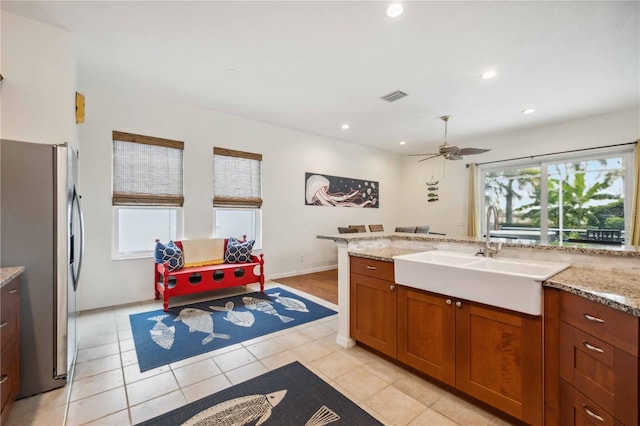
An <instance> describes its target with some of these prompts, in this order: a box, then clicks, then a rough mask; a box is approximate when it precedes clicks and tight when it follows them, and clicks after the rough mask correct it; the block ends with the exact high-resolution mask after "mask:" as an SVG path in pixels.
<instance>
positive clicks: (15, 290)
mask: <svg viewBox="0 0 640 426" xmlns="http://www.w3.org/2000/svg"><path fill="white" fill-rule="evenodd" d="M17 291H18V289H17V288H12V289H11V290H9V294H13V293H16V292H17Z"/></svg>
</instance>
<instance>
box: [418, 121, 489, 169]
mask: <svg viewBox="0 0 640 426" xmlns="http://www.w3.org/2000/svg"><path fill="white" fill-rule="evenodd" d="M449 118H450V116H449V115H443V116H442V117H440V119H441V120H442V121H444V143H443V144H442V145H440V146H439V147H438V153H435V154H409V156H410V157H423V156H425V155H429V157H427V158H423V159H422V160H418V162H420V161H425V160H430V159H432V158H436V157H444V159H445V160H462V156H463V155H473V154H482V153H483V152H487V151H491V150H490V149H482V148H458V147H457V146H454V145H449V144H448V143H447V122H448V121H449Z"/></svg>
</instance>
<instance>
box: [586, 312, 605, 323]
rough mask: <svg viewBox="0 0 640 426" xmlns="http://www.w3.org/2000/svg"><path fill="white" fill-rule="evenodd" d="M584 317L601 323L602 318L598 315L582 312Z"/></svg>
mask: <svg viewBox="0 0 640 426" xmlns="http://www.w3.org/2000/svg"><path fill="white" fill-rule="evenodd" d="M584 317H585V318H586V319H588V320H589V321H593V322H600V323H603V322H604V320H603V319H602V318H598V317H594V316H593V315H589V314H584Z"/></svg>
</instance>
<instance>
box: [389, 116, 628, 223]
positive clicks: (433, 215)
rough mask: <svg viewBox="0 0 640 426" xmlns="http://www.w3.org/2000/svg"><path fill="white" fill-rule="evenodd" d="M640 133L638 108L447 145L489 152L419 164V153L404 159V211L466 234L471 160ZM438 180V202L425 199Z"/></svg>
mask: <svg viewBox="0 0 640 426" xmlns="http://www.w3.org/2000/svg"><path fill="white" fill-rule="evenodd" d="M639 137H640V111H639V110H637V109H634V110H628V111H622V112H616V113H611V114H606V115H599V116H594V117H590V118H584V119H580V120H574V121H568V122H565V123H560V124H555V125H551V126H544V127H537V128H533V129H528V130H523V131H519V132H512V133H505V134H500V135H492V136H486V137H482V138H477V139H472V140H465V141H464V142H460V143H459V142H458V141H456V140H453V139H450V140H449V143H450V144H452V145H457V146H460V147H474V148H490V149H491V151H489V152H487V153H484V154H481V155H476V156H468V157H466V158H464V159H463V160H459V161H446V162H445V160H443V159H441V158H437V159H432V160H427V161H423V162H420V163H418V159H419V158H418V159H416V157H405V158H404V160H403V174H402V182H403V186H402V188H403V192H402V200H403V207H404V208H403V209H402V212H403V215H402V216H401V217H402V219H401V220H402V222H403V223H404V224H407V225H430V226H431V230H432V231H436V232H444V233H446V234H447V235H450V236H465V235H466V234H467V207H468V202H467V199H468V186H469V185H468V181H469V174H468V173H469V171H468V169H467V168H466V166H465V165H466V163H467V162H478V163H481V162H485V161H496V160H506V159H510V158H515V157H522V156H528V155H536V154H546V153H552V152H558V151H566V150H571V149H581V148H591V147H599V146H603V145H614V144H620V143H626V142H632V141H635V140H637V139H638V138H639ZM432 176H433V178H434V179H436V180H439V181H440V182H439V184H438V188H439V190H438V194H439V197H438V199H439V201H438V202H433V203H429V202H428V201H427V198H428V197H427V186H426V185H425V182H426V181H427V180H430V179H431V177H432Z"/></svg>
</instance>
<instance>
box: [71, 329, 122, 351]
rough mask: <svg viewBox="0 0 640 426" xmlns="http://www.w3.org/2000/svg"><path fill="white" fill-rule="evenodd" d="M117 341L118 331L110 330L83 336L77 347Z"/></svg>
mask: <svg viewBox="0 0 640 426" xmlns="http://www.w3.org/2000/svg"><path fill="white" fill-rule="evenodd" d="M117 341H118V333H117V332H115V331H112V332H110V333H107V334H97V335H90V336H86V337H83V338H82V339H80V341H79V342H78V349H87V348H91V347H93V346H100V345H104V344H106V343H113V342H117Z"/></svg>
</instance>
